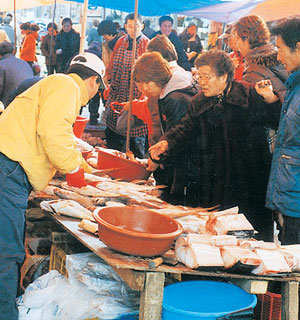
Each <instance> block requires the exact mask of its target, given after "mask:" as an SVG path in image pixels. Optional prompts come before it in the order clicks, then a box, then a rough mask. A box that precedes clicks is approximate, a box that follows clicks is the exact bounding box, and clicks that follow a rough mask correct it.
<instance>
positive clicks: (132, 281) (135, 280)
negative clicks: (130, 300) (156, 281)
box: [112, 267, 145, 291]
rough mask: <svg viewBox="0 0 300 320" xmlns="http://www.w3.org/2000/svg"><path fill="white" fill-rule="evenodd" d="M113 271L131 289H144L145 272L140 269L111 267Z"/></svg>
mask: <svg viewBox="0 0 300 320" xmlns="http://www.w3.org/2000/svg"><path fill="white" fill-rule="evenodd" d="M112 268H113V269H114V271H115V272H116V273H117V274H118V276H119V277H120V278H121V279H122V280H123V281H124V282H126V284H127V285H128V286H129V287H130V288H131V289H132V290H136V291H143V290H144V283H145V273H144V272H140V271H133V270H130V269H118V268H115V267H112Z"/></svg>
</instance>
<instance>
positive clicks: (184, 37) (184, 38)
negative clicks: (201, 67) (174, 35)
mask: <svg viewBox="0 0 300 320" xmlns="http://www.w3.org/2000/svg"><path fill="white" fill-rule="evenodd" d="M178 38H179V40H180V41H181V43H182V46H183V49H184V50H185V52H192V51H195V52H197V53H201V51H202V49H203V47H202V43H201V40H200V37H199V36H198V35H197V34H196V40H195V41H189V39H190V38H191V36H190V35H189V33H188V32H187V31H184V32H183V33H181V34H180V35H179V36H178Z"/></svg>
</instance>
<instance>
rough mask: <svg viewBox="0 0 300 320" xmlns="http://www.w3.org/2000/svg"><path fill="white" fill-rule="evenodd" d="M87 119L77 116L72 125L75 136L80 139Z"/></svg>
mask: <svg viewBox="0 0 300 320" xmlns="http://www.w3.org/2000/svg"><path fill="white" fill-rule="evenodd" d="M88 121H89V119H88V118H85V117H81V116H77V118H76V121H75V122H74V125H73V132H74V134H75V136H76V137H77V138H79V139H81V137H82V134H83V132H84V129H85V126H86V124H87V123H88Z"/></svg>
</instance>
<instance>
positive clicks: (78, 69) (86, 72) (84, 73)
mask: <svg viewBox="0 0 300 320" xmlns="http://www.w3.org/2000/svg"><path fill="white" fill-rule="evenodd" d="M81 58H82V57H78V59H79V61H80V59H81ZM66 73H67V74H70V73H76V74H77V75H78V76H79V77H80V78H81V79H82V80H86V79H88V78H90V77H95V76H96V77H97V80H96V82H97V83H99V82H100V76H99V74H98V73H97V72H95V71H93V70H92V69H89V68H87V67H85V66H83V65H82V64H76V63H75V64H72V65H71V66H70V67H69V68H68V70H67V72H66Z"/></svg>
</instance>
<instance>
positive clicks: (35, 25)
mask: <svg viewBox="0 0 300 320" xmlns="http://www.w3.org/2000/svg"><path fill="white" fill-rule="evenodd" d="M39 30H40V27H39V26H38V25H37V24H36V23H32V24H31V25H30V31H39Z"/></svg>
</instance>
